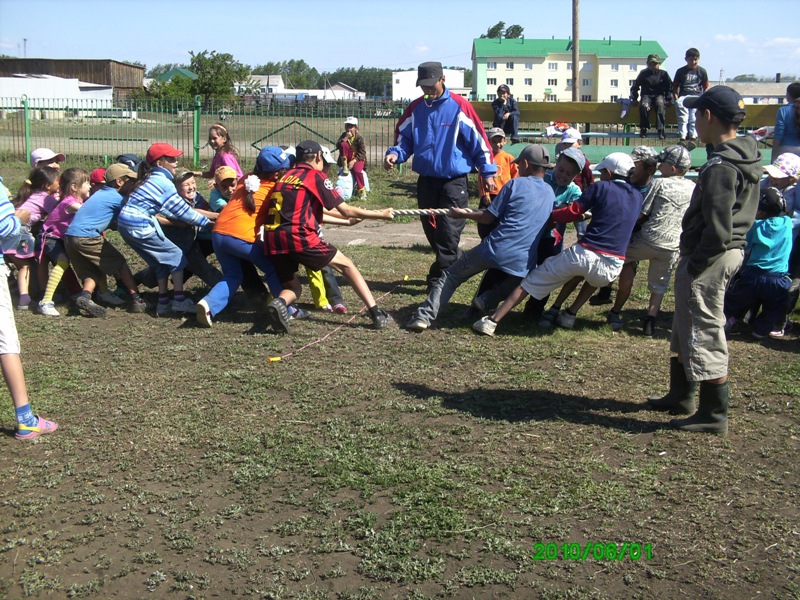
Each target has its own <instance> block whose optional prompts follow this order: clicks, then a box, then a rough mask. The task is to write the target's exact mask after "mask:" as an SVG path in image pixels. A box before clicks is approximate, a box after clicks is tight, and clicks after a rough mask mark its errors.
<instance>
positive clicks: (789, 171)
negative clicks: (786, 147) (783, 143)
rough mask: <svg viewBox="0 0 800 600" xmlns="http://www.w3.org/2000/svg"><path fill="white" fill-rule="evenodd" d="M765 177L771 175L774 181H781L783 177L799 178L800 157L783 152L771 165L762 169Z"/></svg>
mask: <svg viewBox="0 0 800 600" xmlns="http://www.w3.org/2000/svg"><path fill="white" fill-rule="evenodd" d="M764 171H766V173H767V175H772V176H773V177H775V178H776V179H783V178H784V177H794V178H795V179H797V178H798V177H800V156H797V155H796V154H792V153H790V152H784V153H783V154H781V155H779V156H778V158H776V159H775V160H774V161H772V164H771V165H767V166H766V167H764Z"/></svg>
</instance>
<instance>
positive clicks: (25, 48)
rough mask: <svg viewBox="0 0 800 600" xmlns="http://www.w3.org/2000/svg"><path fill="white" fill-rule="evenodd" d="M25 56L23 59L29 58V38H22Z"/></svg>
mask: <svg viewBox="0 0 800 600" xmlns="http://www.w3.org/2000/svg"><path fill="white" fill-rule="evenodd" d="M22 48H23V55H22V58H28V38H22Z"/></svg>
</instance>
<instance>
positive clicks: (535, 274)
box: [520, 244, 624, 300]
mask: <svg viewBox="0 0 800 600" xmlns="http://www.w3.org/2000/svg"><path fill="white" fill-rule="evenodd" d="M623 262H624V261H623V260H622V259H621V258H617V257H615V256H607V255H605V254H599V253H597V252H594V251H592V250H588V249H586V248H584V247H583V246H581V245H580V244H573V245H572V246H570V247H569V248H568V249H567V250H564V252H562V253H561V254H557V255H555V256H551V257H550V258H548V259H547V260H545V261H544V262H543V263H542V264H540V265H539V266H538V267H536V268H535V269H533V270H532V271H531V272H530V273H528V275H527V277H525V279H524V280H523V281H522V283H521V284H520V285H521V286H522V289H524V290H525V291H526V292H528V293H529V294H530V295H531V296H533V297H534V298H536V299H537V300H541V299H542V298H544V297H545V296H547V295H548V294H550V293H551V292H554V291H555V290H557V289H559V288H560V287H561V286H562V285H564V284H565V283H566V282H568V281H569V280H570V279H572V278H573V277H583V278H584V279H585V280H586V283H588V284H589V285H591V286H593V287H603V286H604V285H608V284H610V283H611V282H612V281H614V280H615V279H616V278H617V276H618V275H619V272H620V271H621V270H622V265H623Z"/></svg>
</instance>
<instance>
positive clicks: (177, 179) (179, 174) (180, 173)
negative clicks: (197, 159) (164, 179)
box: [172, 169, 194, 185]
mask: <svg viewBox="0 0 800 600" xmlns="http://www.w3.org/2000/svg"><path fill="white" fill-rule="evenodd" d="M190 177H194V171H190V170H189V169H175V175H173V177H172V181H173V183H175V184H176V185H177V184H179V183H183V182H184V181H186V180H187V179H189V178H190Z"/></svg>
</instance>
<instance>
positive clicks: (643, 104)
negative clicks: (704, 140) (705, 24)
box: [631, 54, 672, 140]
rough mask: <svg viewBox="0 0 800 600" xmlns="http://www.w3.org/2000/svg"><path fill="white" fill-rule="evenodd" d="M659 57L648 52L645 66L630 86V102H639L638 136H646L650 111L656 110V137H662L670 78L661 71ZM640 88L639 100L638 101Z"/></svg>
mask: <svg viewBox="0 0 800 600" xmlns="http://www.w3.org/2000/svg"><path fill="white" fill-rule="evenodd" d="M660 66H661V57H660V56H659V55H658V54H650V55H649V56H648V57H647V68H646V69H644V70H643V71H641V72H640V73H639V75H637V77H636V79H635V80H634V82H633V85H632V86H631V102H632V103H633V104H634V105H635V104H636V103H637V102H638V104H639V128H640V130H639V136H640V137H647V128H648V127H649V126H650V111H651V110H653V109H655V111H656V129H657V130H658V137H659V138H660V139H662V140H663V139H664V138H665V137H666V133H665V131H664V126H665V125H664V121H665V119H666V117H667V103H668V102H669V101H670V99H671V98H672V79H670V77H669V73H667V72H666V71H662V70H661V69H660V68H659V67H660ZM639 90H641V101H639Z"/></svg>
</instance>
